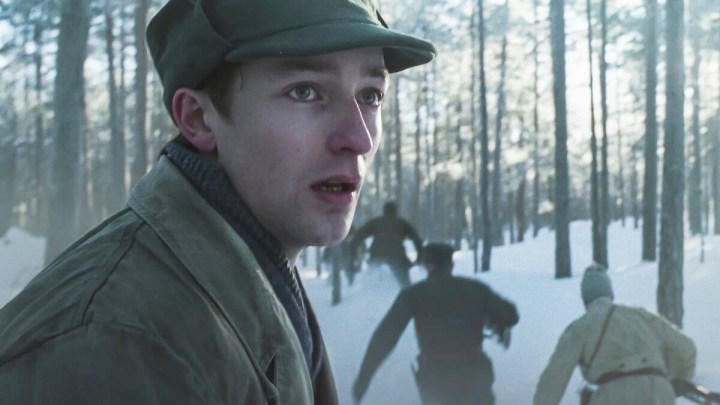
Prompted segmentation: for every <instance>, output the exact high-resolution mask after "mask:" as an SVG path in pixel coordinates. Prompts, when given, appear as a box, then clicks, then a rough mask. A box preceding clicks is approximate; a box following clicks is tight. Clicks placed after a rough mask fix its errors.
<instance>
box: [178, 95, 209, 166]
mask: <svg viewBox="0 0 720 405" xmlns="http://www.w3.org/2000/svg"><path fill="white" fill-rule="evenodd" d="M206 108H212V103H211V102H210V100H209V98H208V97H207V96H206V95H205V93H202V92H200V91H197V90H192V89H188V88H186V87H181V88H179V89H178V90H177V91H175V94H174V95H173V99H172V113H173V119H174V120H175V125H177V127H178V128H179V129H180V132H182V135H183V137H184V138H185V139H186V140H187V141H188V142H190V143H191V144H192V145H193V146H194V147H195V148H197V150H198V151H200V152H213V151H215V147H216V143H215V135H214V134H213V132H212V129H211V128H210V127H209V126H208V125H207V123H206V122H205V119H206V114H205V113H206V111H205V109H206Z"/></svg>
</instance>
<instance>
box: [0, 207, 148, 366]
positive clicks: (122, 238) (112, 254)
mask: <svg viewBox="0 0 720 405" xmlns="http://www.w3.org/2000/svg"><path fill="white" fill-rule="evenodd" d="M142 225H143V223H142V221H141V220H140V219H139V218H138V217H137V216H136V215H134V214H133V213H132V211H130V210H124V211H121V212H120V213H119V214H117V215H116V216H114V217H112V218H111V219H109V220H108V221H106V222H105V223H103V224H101V225H100V226H98V227H97V228H95V229H93V230H92V231H90V232H88V233H87V234H86V235H85V236H84V237H82V238H81V239H80V240H79V241H78V242H76V243H75V244H74V245H72V246H71V247H70V248H68V249H67V250H65V251H64V252H63V253H61V254H60V255H59V256H58V257H57V258H56V259H55V260H54V261H53V262H52V263H50V264H49V265H48V267H46V268H45V269H44V270H43V271H41V272H40V273H39V274H38V275H37V276H35V278H33V279H32V280H31V281H30V283H28V285H27V286H26V287H25V288H24V289H23V290H22V291H21V292H20V293H19V294H18V295H17V296H16V297H14V298H13V299H12V300H11V301H10V302H9V303H8V304H7V305H6V306H5V307H3V308H2V309H0V325H2V328H0V330H1V332H0V363H2V362H3V361H4V360H5V359H7V358H9V357H13V356H17V355H19V354H21V353H22V352H24V351H27V350H31V349H32V348H33V347H35V346H38V345H40V344H42V343H43V342H44V341H46V340H48V339H51V338H53V337H54V336H58V335H61V334H63V333H67V332H68V331H70V330H72V329H74V328H77V327H78V326H79V325H81V324H82V323H83V322H84V320H83V318H84V316H85V314H86V311H87V309H88V307H89V306H90V305H91V303H92V301H93V297H94V296H95V294H96V293H97V292H98V291H99V290H100V289H101V288H102V287H103V285H105V283H106V282H107V280H108V279H109V278H110V277H111V275H112V274H113V272H114V271H115V270H116V269H117V268H118V267H119V266H120V265H121V263H122V262H123V259H124V258H125V257H126V255H127V254H128V252H129V251H130V250H131V247H132V246H133V242H134V240H135V235H136V233H137V232H138V231H139V230H140V229H141V228H142Z"/></svg>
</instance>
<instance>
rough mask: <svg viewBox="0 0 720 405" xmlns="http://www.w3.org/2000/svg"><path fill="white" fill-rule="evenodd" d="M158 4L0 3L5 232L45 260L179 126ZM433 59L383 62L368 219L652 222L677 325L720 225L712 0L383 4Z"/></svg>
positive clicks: (651, 249) (426, 230) (114, 203)
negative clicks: (153, 34)
mask: <svg viewBox="0 0 720 405" xmlns="http://www.w3.org/2000/svg"><path fill="white" fill-rule="evenodd" d="M162 3H163V1H160V0H132V1H128V0H0V235H3V234H4V233H5V232H6V231H7V230H8V229H9V228H10V227H20V228H23V229H26V230H28V231H30V232H31V233H33V234H35V235H40V236H44V237H46V238H47V249H46V256H45V261H46V262H48V261H50V260H52V259H53V258H54V257H55V256H56V255H57V254H58V253H59V252H60V251H61V250H62V249H64V248H65V247H67V246H68V245H69V244H70V243H71V242H72V241H73V240H74V239H76V238H77V237H78V236H79V235H81V234H82V233H84V232H86V231H87V230H89V229H91V228H92V227H93V226H94V225H96V224H97V223H98V222H99V221H101V220H102V219H103V218H105V217H107V216H108V215H111V214H112V213H113V212H115V211H117V210H118V209H120V208H121V207H123V206H124V204H125V201H126V198H127V196H128V194H129V191H130V189H131V188H132V186H133V184H135V182H136V181H137V180H138V178H139V177H141V176H142V175H143V174H144V173H145V172H146V171H147V170H148V169H149V168H150V167H151V166H152V165H153V164H154V161H155V160H156V158H157V156H158V153H159V152H160V150H161V149H162V147H163V145H164V144H165V143H166V142H168V141H169V140H170V139H172V138H173V137H174V136H175V135H176V134H177V130H176V129H175V127H174V126H173V124H172V121H171V120H170V118H169V116H168V114H167V112H166V111H165V109H164V107H163V104H162V102H161V99H162V98H161V87H160V84H159V81H158V78H157V75H156V73H155V71H154V68H153V66H152V62H151V61H150V59H149V56H148V52H147V48H146V45H145V37H144V35H145V27H146V26H147V22H148V20H149V18H151V16H152V15H153V14H154V13H155V12H156V11H157V10H158V9H159V8H160V6H161V5H162ZM376 4H377V5H378V8H379V10H380V12H381V13H382V15H383V17H384V19H385V20H386V21H387V22H388V24H389V25H390V26H391V27H392V28H394V29H397V30H400V31H403V32H407V33H411V34H414V35H418V36H420V37H424V38H426V39H428V40H430V41H432V42H433V43H434V44H435V46H436V47H437V49H438V56H437V58H436V60H435V61H434V62H433V63H431V64H428V65H426V66H424V67H421V68H418V69H411V70H410V71H407V72H400V73H398V74H394V75H392V76H391V86H390V90H389V95H388V97H387V99H386V101H385V104H384V115H383V125H384V136H383V140H382V142H383V145H382V146H381V148H380V152H379V153H378V155H377V157H376V159H375V162H374V163H373V165H374V166H373V167H372V173H370V174H369V176H368V179H367V181H366V184H365V186H364V191H363V194H362V197H361V200H360V204H359V207H358V213H357V215H356V223H357V224H362V223H363V222H364V221H366V220H367V219H369V218H370V217H372V216H375V215H377V214H378V213H379V212H380V211H381V207H382V204H383V203H384V202H386V201H390V200H392V201H395V202H397V204H398V206H399V208H400V209H399V212H400V215H401V216H403V217H405V218H407V219H409V220H410V221H411V222H412V223H413V224H415V225H416V226H417V228H418V230H419V232H420V233H421V235H423V236H424V238H425V239H427V240H434V241H441V240H442V241H452V242H453V243H454V244H456V245H457V246H460V245H461V244H462V243H467V245H468V246H471V247H472V249H474V250H475V252H476V254H475V263H474V267H475V271H476V272H479V271H491V270H492V269H493V262H492V249H493V247H497V246H500V245H503V244H512V243H521V242H523V240H524V239H525V238H532V237H534V236H536V235H537V234H538V231H539V230H540V229H541V228H550V229H553V230H554V232H555V244H556V246H555V269H554V276H555V277H556V278H564V277H569V276H570V275H571V274H572V269H571V268H570V260H569V256H570V249H571V246H570V242H569V240H570V239H569V223H570V222H571V221H575V220H581V219H585V220H591V221H592V232H591V233H592V234H591V235H587V237H588V238H592V246H593V259H594V260H595V261H596V262H598V263H601V264H604V265H606V266H612V262H611V261H610V260H609V257H608V253H607V251H608V248H607V245H608V240H607V238H608V236H607V229H608V225H609V224H610V223H611V222H615V221H618V222H621V223H622V224H623V226H628V227H635V228H638V229H640V228H642V234H643V238H642V246H640V247H638V248H641V249H642V258H643V260H647V261H657V262H658V266H659V267H658V269H659V270H658V272H659V279H658V297H657V300H658V310H659V311H660V312H661V313H662V314H663V315H665V316H666V317H668V318H669V319H670V320H672V321H673V322H675V323H676V324H678V325H681V324H682V266H683V243H684V240H685V238H686V237H697V238H702V237H703V236H704V235H707V234H709V233H713V234H720V2H718V1H717V0H686V1H683V0H665V1H662V0H627V1H623V2H617V1H607V0H475V1H462V0H433V1H428V0H395V1H390V0H380V1H377V2H376Z"/></svg>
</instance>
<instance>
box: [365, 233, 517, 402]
mask: <svg viewBox="0 0 720 405" xmlns="http://www.w3.org/2000/svg"><path fill="white" fill-rule="evenodd" d="M452 254H453V248H452V247H451V246H450V245H447V244H444V243H431V244H428V245H427V246H425V248H424V249H423V254H422V256H421V262H422V263H423V265H424V266H425V269H426V270H427V272H428V276H427V279H425V280H423V281H421V282H419V283H417V284H414V285H412V286H410V287H408V288H405V289H403V290H402V291H401V292H400V294H399V295H398V297H397V298H396V299H395V302H394V303H393V305H392V307H391V308H390V310H389V311H388V313H387V314H386V315H385V317H384V318H383V320H382V321H381V322H380V324H379V325H378V327H377V329H376V330H375V332H374V333H373V335H372V338H371V339H370V344H369V345H368V348H367V352H366V353H365V358H364V359H363V363H362V366H361V368H360V373H359V374H358V376H357V378H356V380H355V384H354V385H353V397H354V398H355V401H358V402H359V401H360V400H361V399H362V397H363V396H364V394H365V391H366V390H367V388H368V386H369V385H370V380H371V379H372V376H373V374H374V373H375V370H377V368H378V367H379V366H380V364H381V363H382V362H383V360H384V359H385V357H387V355H388V354H389V353H390V351H391V350H392V349H393V347H395V344H396V343H397V341H398V339H399V338H400V336H401V335H402V333H403V331H404V330H405V327H406V326H407V324H408V322H410V319H414V320H415V333H416V335H417V339H418V345H419V346H420V354H419V355H418V358H417V360H418V368H417V370H416V371H415V380H416V382H417V385H418V388H419V390H420V397H421V398H422V402H423V404H425V405H451V404H452V405H463V404H493V403H494V402H495V397H494V394H493V392H492V384H493V381H494V375H493V370H492V363H491V361H490V359H489V358H488V357H487V355H485V353H484V352H483V349H482V342H483V338H484V337H485V334H484V333H485V332H484V329H485V327H489V328H491V329H493V330H494V331H495V333H497V334H498V336H499V337H500V336H501V337H503V338H502V339H503V340H502V341H503V344H504V345H505V347H506V348H507V346H508V345H509V343H510V328H511V327H512V326H514V325H515V324H516V323H517V322H518V313H517V310H516V309H515V305H513V304H512V303H510V302H508V301H507V300H505V299H503V298H502V297H500V296H499V295H497V294H496V293H495V292H493V291H492V290H491V289H490V288H489V287H488V286H487V285H485V284H483V283H481V282H479V281H477V280H473V279H468V278H462V277H455V276H453V275H452V268H453V261H452Z"/></svg>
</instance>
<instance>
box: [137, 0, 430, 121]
mask: <svg viewBox="0 0 720 405" xmlns="http://www.w3.org/2000/svg"><path fill="white" fill-rule="evenodd" d="M146 36H147V43H148V48H149V49H150V54H151V55H152V58H153V62H154V63H155V68H156V69H157V71H158V73H159V75H160V80H161V81H162V84H163V101H164V103H165V106H166V107H167V108H168V111H170V110H171V103H172V98H173V95H174V94H175V91H176V90H177V89H179V88H181V87H189V88H197V86H199V85H200V84H201V83H202V82H203V80H204V79H205V78H206V77H207V76H208V75H209V74H210V73H211V72H212V71H213V70H214V69H215V68H217V67H218V66H219V65H220V64H221V63H223V62H239V61H242V60H249V59H257V58H265V57H274V56H310V55H317V54H323V53H329V52H337V51H343V50H349V49H355V48H365V47H379V48H382V49H383V54H384V57H385V66H386V68H387V69H388V71H389V72H390V73H393V72H398V71H401V70H403V69H407V68H409V67H413V66H417V65H421V64H424V63H427V62H430V61H431V60H432V59H433V58H434V57H435V48H434V46H433V45H432V44H431V43H430V42H427V41H424V40H422V39H419V38H415V37H412V36H410V35H405V34H402V33H400V32H397V31H393V30H390V29H389V28H388V26H387V24H386V23H385V21H383V19H382V17H381V16H380V14H379V13H378V11H377V9H376V8H375V6H374V5H373V4H372V2H371V0H170V1H168V2H167V4H165V6H163V8H162V9H161V10H160V11H159V12H158V13H157V14H156V15H155V16H154V17H153V19H152V20H151V21H150V23H149V24H148V28H147V31H146Z"/></svg>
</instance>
